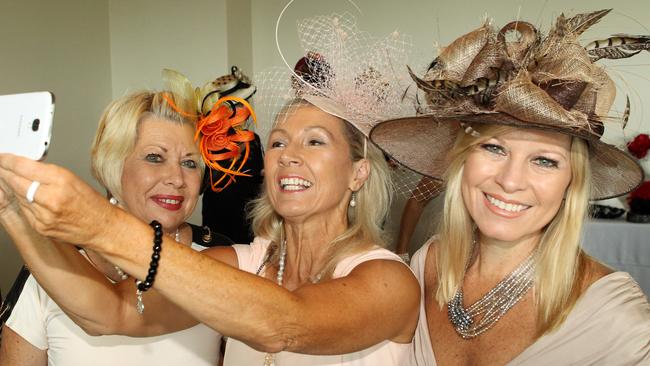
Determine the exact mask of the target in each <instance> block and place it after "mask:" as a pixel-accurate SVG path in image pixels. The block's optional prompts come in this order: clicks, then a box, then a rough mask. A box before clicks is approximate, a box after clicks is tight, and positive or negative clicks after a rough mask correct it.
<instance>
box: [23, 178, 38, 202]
mask: <svg viewBox="0 0 650 366" xmlns="http://www.w3.org/2000/svg"><path fill="white" fill-rule="evenodd" d="M40 186H41V182H38V181H33V182H32V184H30V185H29V188H27V193H25V198H26V199H27V202H29V203H32V202H34V195H36V191H37V190H38V187H40Z"/></svg>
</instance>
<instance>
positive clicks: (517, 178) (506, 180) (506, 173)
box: [495, 159, 527, 193]
mask: <svg viewBox="0 0 650 366" xmlns="http://www.w3.org/2000/svg"><path fill="white" fill-rule="evenodd" d="M497 169H499V171H498V172H497V174H496V179H495V180H496V182H497V184H499V185H500V186H501V188H502V189H503V191H504V192H506V193H512V192H516V191H520V190H523V189H525V188H526V184H527V171H526V164H525V163H524V162H519V161H517V160H514V159H508V160H507V161H505V162H504V163H503V164H502V165H501V166H499V167H498V168H497Z"/></svg>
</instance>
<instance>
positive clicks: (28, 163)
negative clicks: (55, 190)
mask: <svg viewBox="0 0 650 366" xmlns="http://www.w3.org/2000/svg"><path fill="white" fill-rule="evenodd" d="M56 169H57V167H56V166H55V165H52V164H46V163H42V162H38V161H34V160H31V159H28V158H25V157H22V156H17V155H12V154H0V170H5V171H7V172H11V173H13V174H15V175H18V176H21V177H23V178H25V179H28V180H29V181H33V180H36V181H39V182H41V183H48V182H50V181H51V179H53V178H54V177H56V176H57V172H56Z"/></svg>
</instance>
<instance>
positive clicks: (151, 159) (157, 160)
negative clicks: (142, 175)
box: [144, 153, 163, 163]
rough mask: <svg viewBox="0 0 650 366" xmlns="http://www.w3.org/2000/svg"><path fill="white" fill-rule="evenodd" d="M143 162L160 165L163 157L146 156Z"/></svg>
mask: <svg viewBox="0 0 650 366" xmlns="http://www.w3.org/2000/svg"><path fill="white" fill-rule="evenodd" d="M144 160H146V161H148V162H150V163H162V161H163V157H162V156H161V155H160V154H153V153H152V154H147V156H145V157H144Z"/></svg>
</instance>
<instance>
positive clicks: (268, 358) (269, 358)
mask: <svg viewBox="0 0 650 366" xmlns="http://www.w3.org/2000/svg"><path fill="white" fill-rule="evenodd" d="M270 259H271V256H270V253H269V254H267V255H266V258H264V260H263V261H262V264H260V266H259V268H257V271H256V272H255V274H256V275H259V274H260V273H261V272H262V269H263V268H264V266H266V265H267V264H268V263H269V261H270ZM286 260H287V241H286V240H282V244H281V245H280V258H279V259H278V273H277V274H276V275H275V282H276V283H277V284H278V286H280V287H282V283H283V282H284V281H283V280H284V268H285V264H286ZM324 272H325V271H324V270H323V271H321V272H320V273H318V274H317V275H315V276H312V278H311V279H310V281H311V283H317V282H319V281H320V279H321V278H322V277H323V273H324ZM264 366H275V353H267V354H266V355H265V356H264Z"/></svg>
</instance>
